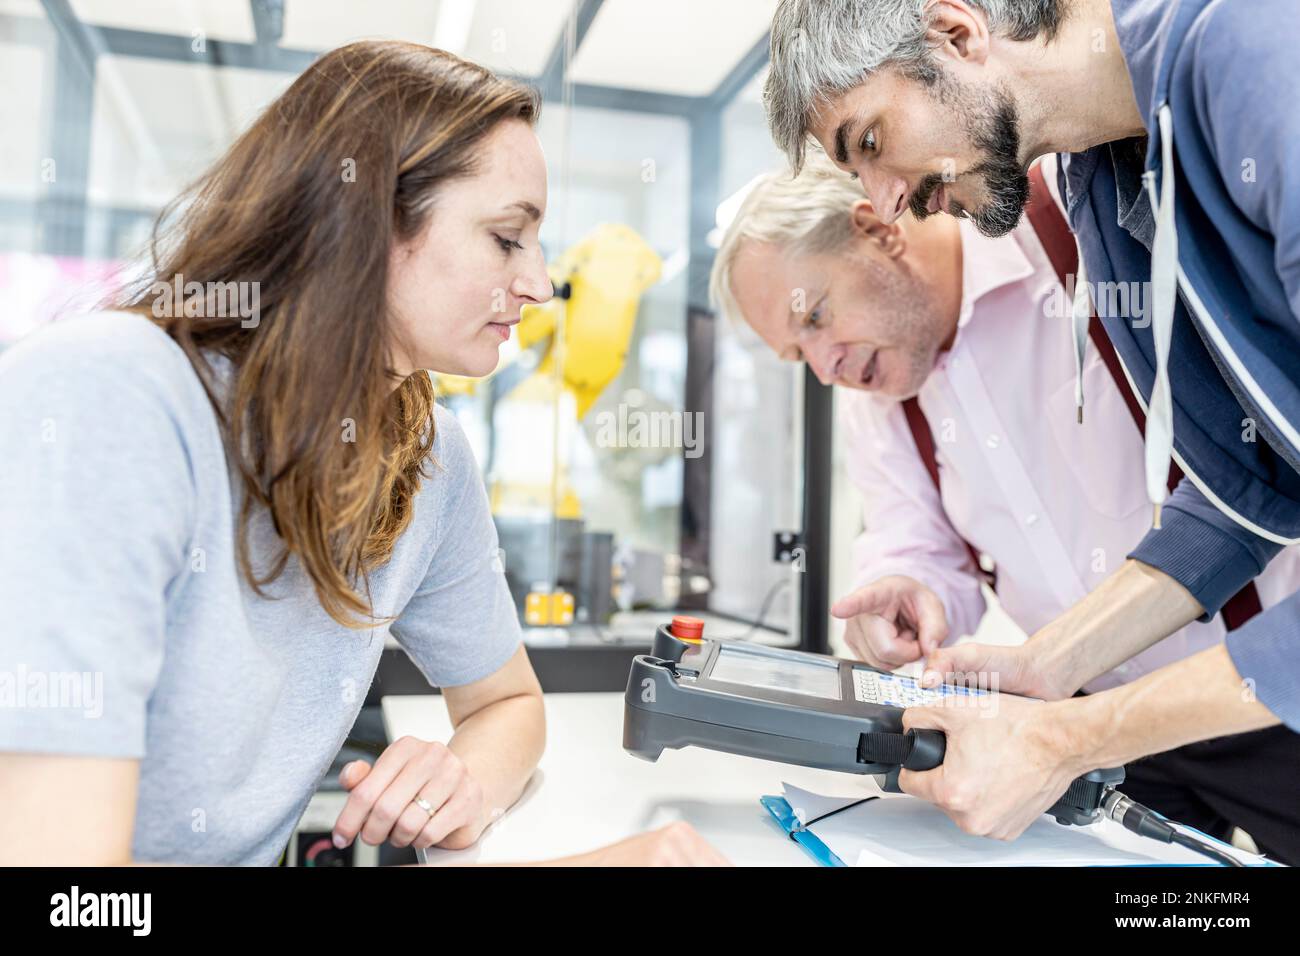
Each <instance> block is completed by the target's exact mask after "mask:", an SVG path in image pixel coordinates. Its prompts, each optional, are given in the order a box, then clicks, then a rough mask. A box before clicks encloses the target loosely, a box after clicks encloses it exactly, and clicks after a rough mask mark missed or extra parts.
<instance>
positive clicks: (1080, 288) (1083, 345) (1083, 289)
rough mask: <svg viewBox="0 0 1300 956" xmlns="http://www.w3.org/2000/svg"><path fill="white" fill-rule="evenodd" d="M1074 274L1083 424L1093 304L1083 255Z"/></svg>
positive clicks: (1077, 387)
mask: <svg viewBox="0 0 1300 956" xmlns="http://www.w3.org/2000/svg"><path fill="white" fill-rule="evenodd" d="M1078 262H1079V264H1078V266H1076V267H1075V270H1074V272H1075V274H1074V301H1073V303H1072V305H1071V306H1070V326H1071V328H1072V329H1073V330H1074V404H1075V406H1076V408H1077V409H1078V412H1077V414H1076V416H1075V418H1076V421H1078V423H1079V424H1080V425H1082V424H1083V360H1084V358H1085V357H1086V356H1087V349H1088V324H1089V323H1090V322H1091V321H1092V303H1091V302H1090V301H1089V298H1088V273H1087V270H1086V269H1084V267H1083V255H1082V253H1080V255H1079V257H1078Z"/></svg>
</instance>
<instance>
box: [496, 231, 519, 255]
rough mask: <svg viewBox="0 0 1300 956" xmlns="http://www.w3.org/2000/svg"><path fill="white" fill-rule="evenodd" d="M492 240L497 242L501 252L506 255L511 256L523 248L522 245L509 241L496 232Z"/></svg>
mask: <svg viewBox="0 0 1300 956" xmlns="http://www.w3.org/2000/svg"><path fill="white" fill-rule="evenodd" d="M492 238H493V239H495V240H496V241H497V245H498V246H500V247H501V251H502V252H504V253H505V254H506V255H510V253H512V252H515V251H517V250H519V249H522V248H523V244H522V243H520V242H516V241H515V240H514V239H507V238H506V237H505V236H502V235H498V234H497V233H495V232H494V233H492Z"/></svg>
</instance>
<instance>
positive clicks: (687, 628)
mask: <svg viewBox="0 0 1300 956" xmlns="http://www.w3.org/2000/svg"><path fill="white" fill-rule="evenodd" d="M668 631H669V633H671V634H672V636H673V637H675V638H677V639H678V640H679V641H690V642H691V643H692V644H698V643H700V641H702V640H704V622H703V621H701V620H700V619H699V618H698V617H687V616H686V615H684V614H678V615H676V616H675V617H673V623H672V626H671V627H669V628H668Z"/></svg>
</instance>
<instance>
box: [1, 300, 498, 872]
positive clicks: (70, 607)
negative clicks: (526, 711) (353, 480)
mask: <svg viewBox="0 0 1300 956" xmlns="http://www.w3.org/2000/svg"><path fill="white" fill-rule="evenodd" d="M435 428H436V437H435V442H434V448H433V455H432V459H433V460H432V461H431V462H430V463H429V464H428V465H427V466H426V474H428V475H429V476H430V477H428V478H426V479H425V481H424V483H423V485H422V487H421V488H420V492H419V494H418V496H417V498H416V500H415V507H414V516H413V519H412V521H411V524H410V525H409V527H408V528H407V530H406V532H405V533H404V534H403V535H402V536H401V539H400V540H399V541H398V542H397V544H396V546H395V548H394V550H393V555H392V558H391V560H389V561H388V563H387V564H385V565H384V566H383V567H381V568H379V569H377V570H376V571H374V572H373V573H372V574H371V578H370V584H371V597H372V600H373V602H374V608H375V611H376V613H378V614H380V615H383V616H390V615H391V616H393V617H394V618H395V621H394V622H393V623H392V624H391V625H388V626H383V627H375V628H373V629H370V630H361V631H355V630H349V629H347V628H345V627H343V626H341V625H339V624H337V623H336V622H335V621H334V620H333V619H331V618H330V617H329V615H327V614H326V613H325V612H324V610H322V608H321V606H320V604H319V602H318V600H317V598H316V596H315V592H314V591H313V589H312V587H311V583H310V579H308V578H307V576H306V575H305V574H304V573H303V571H302V569H301V568H300V566H299V565H298V563H297V561H296V560H290V562H289V565H288V567H287V569H286V570H285V573H284V574H283V575H282V576H281V577H280V578H278V579H277V580H276V581H275V582H274V583H273V584H272V585H270V586H269V589H268V595H269V597H268V598H261V597H258V596H257V595H256V594H254V593H253V592H252V591H251V589H250V588H249V587H248V585H247V583H246V582H245V581H244V580H243V578H242V576H241V575H240V573H239V571H238V568H237V564H236V558H235V537H234V535H235V526H236V515H235V510H234V507H235V502H237V501H238V500H239V488H238V485H237V484H232V481H231V473H230V471H229V469H228V466H227V461H226V455H225V450H224V447H223V444H222V441H221V436H220V433H219V431H218V426H217V419H216V415H215V413H214V411H213V408H212V406H211V404H210V402H209V400H208V398H207V395H206V394H205V392H204V390H203V388H202V386H201V385H200V384H199V379H198V376H197V375H196V374H195V372H194V370H193V368H192V367H191V365H190V363H189V361H188V359H187V358H186V357H185V355H184V354H183V353H182V352H181V350H180V348H179V347H178V346H177V345H176V344H175V343H174V342H173V341H172V340H171V339H170V338H169V337H168V336H167V335H166V334H164V333H163V332H162V331H161V330H160V329H158V328H157V327H156V326H154V325H153V324H152V323H151V322H149V321H148V320H147V319H145V318H142V317H139V316H134V315H127V314H121V313H101V314H96V315H91V316H84V317H78V318H74V319H68V320H64V321H61V322H57V323H55V324H53V325H52V326H50V327H48V328H46V329H43V330H41V331H39V332H37V333H35V334H33V335H31V336H29V337H28V338H27V339H24V340H23V341H21V342H19V343H18V344H17V345H15V346H13V347H12V348H11V349H9V350H7V351H5V352H4V353H3V354H0V751H26V752H39V753H59V754H82V755H99V756H112V757H134V758H139V759H140V789H139V802H138V805H137V809H136V818H135V834H134V844H133V852H134V855H135V857H136V859H138V860H143V861H158V862H184V863H218V864H272V863H275V862H276V860H277V859H278V857H279V855H280V852H281V851H282V849H283V848H284V846H285V845H286V843H287V841H288V839H289V836H290V833H291V831H292V828H293V825H294V823H295V822H296V821H297V819H298V817H299V816H300V815H301V814H302V811H303V809H304V808H305V807H306V804H307V801H308V800H309V799H310V797H311V794H312V793H313V791H314V789H315V787H316V785H317V783H318V782H319V781H320V780H321V778H322V776H323V775H324V773H325V772H326V771H327V770H328V768H329V766H330V763H331V761H332V760H333V758H334V756H335V755H336V754H337V753H338V750H339V747H340V746H341V745H342V743H343V741H344V738H345V737H346V735H347V733H348V731H349V730H350V729H351V727H352V724H353V721H354V720H355V718H356V716H357V712H358V710H359V709H360V707H361V703H362V701H363V700H364V699H365V696H366V690H367V688H368V687H369V686H370V683H371V680H372V679H373V678H374V674H375V669H376V667H377V666H378V662H379V656H380V653H381V651H382V650H383V646H384V638H385V635H386V634H388V633H390V632H391V633H392V635H393V636H394V637H395V638H396V639H397V640H398V641H399V642H400V643H401V645H402V646H403V647H404V648H405V649H406V651H407V653H408V654H409V655H410V656H411V658H412V659H413V660H414V661H415V663H416V664H417V665H418V666H419V668H420V669H421V671H422V672H423V673H424V675H425V676H426V677H427V678H428V679H429V682H430V684H432V685H435V686H444V687H445V686H456V685H461V684H467V683H470V682H472V681H475V680H478V679H480V678H483V677H486V676H488V675H489V674H491V673H493V672H494V671H496V670H497V669H499V668H500V667H501V666H502V665H503V664H505V662H506V661H507V660H508V659H509V658H510V656H511V655H512V654H513V653H514V651H515V649H516V647H517V646H518V644H519V639H520V638H519V624H518V619H517V617H516V615H515V610H514V606H513V604H512V602H511V599H510V594H509V591H508V590H507V588H506V583H505V576H504V575H503V574H502V573H501V567H502V565H501V561H500V559H499V557H498V552H497V537H496V530H495V528H494V527H493V523H492V518H491V515H490V513H489V510H488V502H487V495H486V493H485V491H484V488H483V483H482V479H481V478H480V476H479V473H478V469H477V466H476V464H475V462H474V458H473V453H472V451H471V449H470V447H469V445H468V443H467V441H466V439H465V435H464V433H463V432H462V431H461V429H460V426H459V425H458V424H457V422H456V420H455V418H454V417H453V416H452V415H451V414H450V413H448V412H447V411H445V410H444V409H441V408H440V409H438V411H437V412H436V414H435ZM340 434H341V435H342V423H340ZM276 542H277V539H276V538H275V536H274V532H273V531H272V530H271V528H270V520H269V516H268V515H266V513H265V512H262V513H261V514H259V515H258V516H257V520H256V521H255V522H254V523H253V526H252V529H251V533H250V544H251V546H252V555H253V559H254V564H255V566H261V567H265V566H266V565H267V560H268V559H269V557H270V556H271V555H272V554H273V553H274V552H275V550H276V548H275V545H276ZM69 825H70V826H76V821H75V820H73V821H70V822H69Z"/></svg>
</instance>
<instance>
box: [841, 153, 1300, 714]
mask: <svg viewBox="0 0 1300 956" xmlns="http://www.w3.org/2000/svg"><path fill="white" fill-rule="evenodd" d="M1050 178H1051V177H1049V179H1050ZM960 229H961V239H962V263H963V264H962V303H961V312H960V317H959V319H958V331H957V336H956V338H955V340H954V342H953V346H952V348H951V349H950V350H949V351H948V352H946V353H944V354H943V355H941V356H940V358H939V361H938V362H937V364H936V366H935V369H934V372H933V373H931V375H930V377H929V378H928V379H926V382H925V384H924V386H922V388H921V392H920V394H919V395H918V400H919V402H920V406H921V410H922V411H923V412H924V413H925V416H926V419H927V420H928V421H929V423H930V428H931V431H932V432H933V434H934V445H935V454H936V458H937V460H938V463H939V471H940V477H941V483H942V486H943V495H942V500H940V496H939V494H938V493H937V492H936V491H935V488H934V485H933V483H932V482H931V480H930V476H929V475H928V474H927V472H926V469H925V465H924V463H923V462H922V460H921V457H920V455H919V454H918V453H917V450H916V444H915V442H914V441H913V438H912V434H911V432H910V431H909V430H908V426H907V422H906V419H905V417H904V414H903V409H902V406H901V405H900V404H899V403H897V402H895V401H891V400H889V399H886V398H884V397H881V396H876V395H872V394H869V393H866V392H861V391H853V390H849V389H842V390H840V391H839V392H838V397H839V399H840V401H839V406H840V409H841V416H842V417H841V421H842V423H843V426H844V431H845V432H846V434H847V437H848V443H849V446H848V452H849V453H848V456H847V457H848V470H849V475H850V477H851V479H852V480H853V482H854V484H855V485H856V486H857V488H858V490H859V491H860V492H861V495H862V499H863V504H864V526H865V529H866V530H865V531H864V532H863V533H862V534H861V536H860V537H859V538H858V539H857V540H856V541H855V543H854V572H855V574H854V577H855V587H859V586H861V585H864V584H867V583H869V582H871V581H874V580H876V579H877V578H880V577H884V576H886V575H892V574H902V575H907V576H908V577H912V578H915V579H916V580H918V581H921V582H922V583H924V584H926V585H927V586H929V587H930V588H931V589H933V590H934V592H935V593H936V594H937V595H938V596H939V598H940V599H941V600H942V601H943V603H944V606H945V607H946V608H947V611H948V624H949V628H950V634H949V642H951V641H953V640H955V639H956V638H958V637H960V636H961V635H965V634H972V633H974V631H975V629H976V627H977V626H978V624H979V622H980V618H981V617H982V616H983V614H984V610H985V603H984V597H983V594H982V592H981V590H980V584H979V580H978V578H977V576H976V573H975V568H974V566H973V563H972V561H971V558H970V555H969V553H968V552H967V550H966V548H965V545H964V544H963V541H962V539H963V538H964V539H965V540H966V541H969V542H970V543H971V544H972V545H973V546H974V547H975V548H976V550H977V551H979V552H980V553H981V554H983V555H984V556H985V559H986V560H988V559H991V560H992V562H993V563H994V565H995V566H996V569H997V593H998V598H999V600H1000V602H1001V604H1002V606H1003V608H1004V610H1005V611H1006V612H1007V613H1008V614H1009V615H1010V617H1011V618H1012V619H1013V620H1014V621H1015V622H1016V623H1017V624H1018V625H1019V626H1020V627H1021V628H1023V629H1024V630H1025V631H1026V632H1028V633H1030V634H1032V633H1033V632H1034V631H1036V630H1038V629H1039V628H1041V627H1043V626H1044V625H1045V624H1047V623H1048V622H1050V621H1052V620H1053V619H1054V618H1056V617H1057V616H1059V615H1060V614H1061V613H1063V612H1064V611H1065V610H1067V609H1068V608H1069V607H1070V606H1071V605H1073V604H1074V603H1076V602H1077V601H1079V600H1080V599H1081V598H1082V597H1083V596H1084V595H1085V594H1087V593H1088V592H1089V591H1091V590H1092V589H1093V588H1095V587H1096V586H1097V585H1098V584H1100V583H1101V581H1102V580H1103V579H1104V578H1106V577H1107V576H1108V575H1110V574H1111V573H1112V572H1114V571H1115V570H1116V569H1117V568H1119V566H1120V565H1121V564H1122V563H1123V562H1124V559H1125V556H1126V555H1127V554H1128V552H1129V551H1130V550H1132V548H1133V547H1134V546H1135V545H1136V544H1137V543H1138V541H1139V540H1141V538H1142V536H1143V535H1144V534H1145V533H1146V532H1147V530H1148V529H1149V527H1150V522H1151V506H1150V504H1149V503H1148V502H1147V497H1146V484H1145V477H1144V474H1145V472H1144V469H1143V450H1142V448H1143V446H1142V437H1141V435H1140V434H1139V432H1138V430H1137V427H1136V426H1135V425H1134V423H1133V419H1132V418H1131V417H1130V415H1129V411H1128V408H1127V407H1126V406H1125V404H1124V400H1123V397H1122V396H1121V394H1120V392H1119V389H1118V387H1117V386H1116V384H1115V382H1114V381H1113V380H1112V378H1111V376H1110V373H1109V372H1108V371H1107V370H1106V367H1105V365H1104V364H1103V362H1102V360H1101V357H1100V356H1099V355H1098V354H1097V351H1096V349H1095V348H1094V347H1093V346H1092V345H1091V343H1089V346H1088V355H1087V359H1086V364H1085V368H1084V395H1085V399H1086V404H1085V415H1084V422H1083V424H1078V423H1077V421H1076V410H1075V392H1074V388H1075V370H1074V358H1073V350H1072V345H1071V329H1070V320H1069V311H1068V307H1067V308H1066V309H1065V311H1064V313H1062V312H1061V310H1060V309H1059V308H1058V307H1057V305H1059V303H1055V304H1053V303H1049V300H1050V299H1051V298H1052V297H1053V296H1054V295H1061V292H1060V283H1059V282H1058V280H1057V278H1056V274H1055V272H1054V271H1053V270H1052V265H1051V263H1050V262H1049V261H1048V259H1047V255H1046V253H1044V252H1043V249H1042V246H1041V245H1040V244H1039V242H1038V238H1037V236H1036V235H1035V233H1034V231H1033V227H1032V226H1031V225H1030V224H1029V221H1028V219H1027V218H1026V219H1024V220H1022V222H1021V225H1020V226H1019V227H1018V228H1017V229H1016V230H1015V231H1014V232H1013V233H1012V234H1011V235H1009V236H1007V237H1004V238H1002V239H989V238H986V237H984V236H981V235H980V234H979V233H978V232H977V231H976V230H975V229H974V227H972V226H971V225H970V223H968V222H966V221H965V220H963V221H961V222H960ZM1062 301H1063V300H1062ZM1256 585H1257V587H1258V590H1259V596H1260V601H1261V603H1262V604H1263V606H1264V607H1265V608H1267V607H1270V606H1271V605H1273V604H1275V603H1277V602H1278V601H1279V600H1281V599H1282V598H1283V597H1286V596H1287V595H1289V594H1291V593H1292V592H1294V591H1296V590H1300V553H1298V549H1297V547H1292V548H1288V549H1286V550H1284V551H1283V552H1282V553H1281V554H1280V555H1279V556H1278V557H1277V558H1276V559H1275V560H1274V561H1273V563H1272V564H1271V565H1269V567H1268V568H1267V569H1266V571H1265V573H1264V574H1263V575H1261V576H1260V577H1259V578H1258V579H1257V581H1256ZM1224 633H1225V631H1224V626H1223V623H1222V621H1221V619H1220V618H1219V617H1215V619H1214V620H1212V621H1210V622H1207V623H1194V624H1191V625H1189V626H1188V627H1185V628H1183V629H1182V630H1181V631H1178V632H1177V633H1175V634H1172V635H1170V636H1169V637H1168V638H1166V639H1165V640H1163V641H1161V642H1160V643H1159V644H1157V645H1155V646H1153V647H1151V648H1149V649H1147V650H1146V651H1144V652H1143V653H1141V654H1139V655H1137V656H1136V657H1134V658H1133V659H1131V660H1130V661H1128V662H1126V663H1124V664H1121V665H1120V666H1119V667H1116V668H1115V669H1114V670H1112V671H1111V672H1109V673H1108V674H1104V675H1102V676H1101V677H1098V678H1097V679H1096V680H1094V681H1093V682H1091V683H1089V684H1088V685H1087V687H1086V689H1087V690H1089V691H1097V690H1102V689H1105V688H1107V687H1113V686H1116V685H1118V684H1121V683H1124V682H1126V681H1130V680H1133V679H1135V678H1137V677H1140V676H1142V675H1143V674H1146V673H1148V672H1150V671H1152V670H1155V669H1157V668H1159V667H1161V666H1163V665H1165V664H1168V663H1170V662H1171V661H1174V660H1177V659H1180V658H1182V657H1185V656H1187V655H1189V654H1193V653H1195V652H1197V651H1200V650H1202V649H1204V648H1206V647H1209V646H1211V645H1213V644H1216V643H1218V642H1220V641H1222V640H1223V636H1224Z"/></svg>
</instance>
